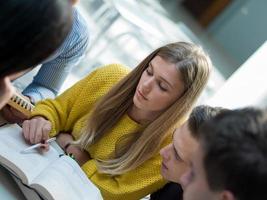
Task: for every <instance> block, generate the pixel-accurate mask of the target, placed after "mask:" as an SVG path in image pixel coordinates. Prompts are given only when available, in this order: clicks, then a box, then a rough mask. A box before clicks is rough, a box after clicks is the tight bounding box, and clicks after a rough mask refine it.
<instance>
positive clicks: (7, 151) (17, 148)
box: [0, 124, 59, 184]
mask: <svg viewBox="0 0 267 200" xmlns="http://www.w3.org/2000/svg"><path fill="white" fill-rule="evenodd" d="M29 146H30V145H29V144H27V143H26V142H25V140H24V138H23V136H22V129H21V128H20V127H19V126H18V125H16V124H12V125H5V126H2V127H1V128H0V162H1V164H2V165H3V166H5V167H7V168H8V169H10V170H11V171H12V172H15V174H16V175H17V176H18V177H20V179H21V180H22V182H23V183H25V184H29V183H30V182H31V181H32V180H33V179H34V178H35V177H36V176H38V174H39V173H40V172H41V171H42V170H43V169H45V168H46V167H47V165H49V163H51V162H53V161H54V160H56V159H58V157H59V156H58V153H57V151H55V150H54V149H53V148H50V150H49V151H48V152H46V153H44V154H41V153H40V152H39V151H38V150H36V149H33V150H31V151H29V152H27V153H21V151H22V150H24V149H25V148H27V147H29Z"/></svg>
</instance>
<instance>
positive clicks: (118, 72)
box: [95, 64, 131, 79]
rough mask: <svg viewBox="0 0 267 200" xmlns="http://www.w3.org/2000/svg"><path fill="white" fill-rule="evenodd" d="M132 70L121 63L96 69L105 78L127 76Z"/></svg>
mask: <svg viewBox="0 0 267 200" xmlns="http://www.w3.org/2000/svg"><path fill="white" fill-rule="evenodd" d="M130 71H131V69H130V68H129V67H126V66H124V65H121V64H108V65H104V66H102V67H99V68H98V69H96V70H95V73H96V74H97V76H100V77H103V78H108V79H114V78H115V79H117V78H122V77H124V76H126V75H127V74H128V73H129V72H130Z"/></svg>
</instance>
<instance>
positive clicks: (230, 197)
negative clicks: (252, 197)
mask: <svg viewBox="0 0 267 200" xmlns="http://www.w3.org/2000/svg"><path fill="white" fill-rule="evenodd" d="M220 200H236V198H235V196H234V194H233V193H232V192H231V191H229V190H224V191H223V192H222V193H221V194H220Z"/></svg>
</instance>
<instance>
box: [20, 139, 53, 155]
mask: <svg viewBox="0 0 267 200" xmlns="http://www.w3.org/2000/svg"><path fill="white" fill-rule="evenodd" d="M55 140H56V137H52V138H50V139H48V140H46V143H50V142H53V141H55ZM42 144H43V143H38V144H34V145H32V146H30V147H28V148H26V149H24V150H22V151H21V152H20V153H27V152H28V151H30V150H32V149H35V148H38V147H40V146H41V145H42Z"/></svg>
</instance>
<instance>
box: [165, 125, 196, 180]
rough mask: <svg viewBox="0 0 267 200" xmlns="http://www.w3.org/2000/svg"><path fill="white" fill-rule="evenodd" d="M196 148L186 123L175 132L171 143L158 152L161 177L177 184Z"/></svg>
mask: <svg viewBox="0 0 267 200" xmlns="http://www.w3.org/2000/svg"><path fill="white" fill-rule="evenodd" d="M196 146H197V141H196V140H195V139H194V138H193V137H192V136H191V133H190V131H189V128H188V123H187V122H186V123H184V124H183V125H182V126H181V127H180V128H178V129H176V130H175V132H174V134H173V141H172V143H171V144H169V145H168V146H166V147H164V148H163V149H161V150H160V154H161V156H162V165H161V175H162V176H163V177H164V178H165V179H166V180H169V181H172V182H176V183H179V180H180V178H181V175H182V174H183V173H184V172H185V171H186V170H187V169H188V167H189V160H191V159H190V157H191V156H192V153H193V151H194V150H195V148H196Z"/></svg>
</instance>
